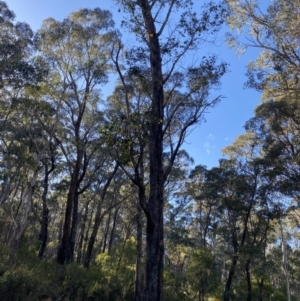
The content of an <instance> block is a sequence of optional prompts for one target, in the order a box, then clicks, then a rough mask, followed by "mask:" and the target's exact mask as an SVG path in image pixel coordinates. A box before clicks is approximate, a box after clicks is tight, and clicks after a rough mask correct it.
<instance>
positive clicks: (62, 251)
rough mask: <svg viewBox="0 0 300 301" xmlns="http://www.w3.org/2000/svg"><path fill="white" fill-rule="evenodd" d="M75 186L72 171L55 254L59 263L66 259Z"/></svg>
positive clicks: (74, 177) (74, 174)
mask: <svg viewBox="0 0 300 301" xmlns="http://www.w3.org/2000/svg"><path fill="white" fill-rule="evenodd" d="M77 188H78V185H77V177H76V173H75V172H74V173H73V174H72V177H71V183H70V188H69V192H68V197H67V205H66V212H65V222H64V226H63V233H62V238H61V242H60V246H59V250H58V254H57V262H58V263H59V264H64V263H65V262H66V259H67V253H68V248H69V241H70V234H71V223H72V213H73V206H74V199H75V195H76V194H77Z"/></svg>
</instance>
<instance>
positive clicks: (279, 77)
mask: <svg viewBox="0 0 300 301" xmlns="http://www.w3.org/2000/svg"><path fill="white" fill-rule="evenodd" d="M226 2H227V5H228V9H229V18H228V23H229V25H230V26H231V27H232V28H233V29H237V30H238V31H239V32H242V30H243V29H244V28H246V29H247V30H248V31H247V33H246V39H247V41H246V42H244V41H240V40H239V39H238V38H236V37H234V36H233V35H229V42H230V43H231V45H232V46H235V47H238V49H242V50H245V49H246V48H247V47H256V48H259V49H261V53H260V56H259V57H258V59H257V60H256V62H251V63H250V64H249V73H248V75H249V80H248V85H249V86H250V87H253V88H256V89H258V90H260V91H263V92H264V98H265V99H269V98H276V97H280V96H281V95H284V94H286V93H290V94H294V95H298V94H299V84H298V82H299V69H300V52H299V47H298V45H299V38H300V36H299V31H298V28H299V26H300V21H299V18H298V15H299V9H300V6H299V3H298V2H295V1H292V0H276V1H272V2H271V3H270V4H269V5H268V7H267V9H263V8H262V7H261V6H262V5H263V3H260V2H259V1H253V0H246V1H240V0H227V1H226ZM260 5H261V6H260Z"/></svg>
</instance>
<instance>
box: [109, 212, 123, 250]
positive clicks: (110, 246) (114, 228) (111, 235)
mask: <svg viewBox="0 0 300 301" xmlns="http://www.w3.org/2000/svg"><path fill="white" fill-rule="evenodd" d="M119 210H120V206H119V207H117V208H116V210H115V214H114V218H113V226H112V229H111V232H110V238H109V243H108V254H109V255H111V249H112V244H113V241H114V237H115V230H116V225H117V216H118V212H119Z"/></svg>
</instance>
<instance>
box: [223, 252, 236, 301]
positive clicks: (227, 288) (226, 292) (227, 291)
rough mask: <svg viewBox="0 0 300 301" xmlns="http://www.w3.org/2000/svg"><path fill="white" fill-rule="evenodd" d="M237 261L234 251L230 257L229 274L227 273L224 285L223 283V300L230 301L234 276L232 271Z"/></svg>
mask: <svg viewBox="0 0 300 301" xmlns="http://www.w3.org/2000/svg"><path fill="white" fill-rule="evenodd" d="M237 261H238V255H237V254H236V253H235V254H234V255H233V256H232V259H231V266H230V270H229V274H228V277H227V281H226V285H225V290H224V296H223V301H230V290H231V284H232V281H233V276H234V272H235V267H236V265H237Z"/></svg>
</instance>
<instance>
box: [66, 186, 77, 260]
mask: <svg viewBox="0 0 300 301" xmlns="http://www.w3.org/2000/svg"><path fill="white" fill-rule="evenodd" d="M78 199H79V194H78V184H77V188H76V190H75V193H74V199H73V212H72V223H71V230H70V238H69V241H68V248H67V255H66V263H72V262H73V261H74V250H75V242H76V233H77V222H78Z"/></svg>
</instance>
